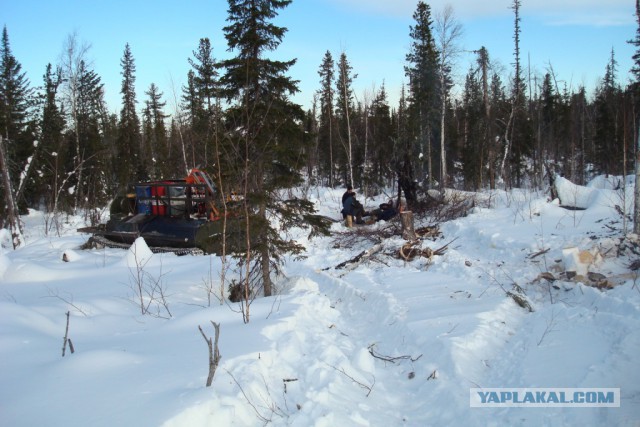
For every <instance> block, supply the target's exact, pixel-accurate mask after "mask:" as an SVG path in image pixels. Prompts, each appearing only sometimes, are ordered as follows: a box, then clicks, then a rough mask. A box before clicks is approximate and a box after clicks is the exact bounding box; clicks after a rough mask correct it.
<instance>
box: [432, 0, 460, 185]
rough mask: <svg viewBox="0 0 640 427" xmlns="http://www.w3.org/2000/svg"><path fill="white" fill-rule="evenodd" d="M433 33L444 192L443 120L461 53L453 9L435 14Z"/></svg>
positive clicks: (441, 179) (441, 181)
mask: <svg viewBox="0 0 640 427" xmlns="http://www.w3.org/2000/svg"><path fill="white" fill-rule="evenodd" d="M435 24H436V25H435V33H436V39H437V45H438V54H439V62H440V64H439V65H440V91H441V93H440V188H441V189H442V191H444V188H445V186H446V185H447V150H446V144H445V142H446V132H445V129H446V127H445V119H446V115H447V100H448V99H449V91H450V89H451V85H452V83H451V70H452V68H453V66H454V63H455V60H456V58H457V56H458V55H459V54H460V52H461V48H460V46H459V45H458V44H457V43H458V40H459V39H460V37H461V36H462V25H461V24H460V23H459V22H458V21H457V19H456V17H455V13H454V11H453V7H452V6H451V5H446V6H445V8H444V10H443V11H442V12H440V13H437V14H436V23H435Z"/></svg>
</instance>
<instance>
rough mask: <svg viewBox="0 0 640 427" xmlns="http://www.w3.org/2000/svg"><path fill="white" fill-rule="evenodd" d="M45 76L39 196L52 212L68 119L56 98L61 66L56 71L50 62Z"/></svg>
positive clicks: (41, 122)
mask: <svg viewBox="0 0 640 427" xmlns="http://www.w3.org/2000/svg"><path fill="white" fill-rule="evenodd" d="M43 80H44V85H43V93H42V95H41V97H42V118H41V121H40V129H41V131H40V145H39V147H40V150H41V156H40V159H41V162H40V166H39V170H40V173H39V174H38V175H39V180H38V181H39V185H38V196H39V197H42V198H43V199H44V200H45V204H46V206H47V208H48V210H49V212H52V211H53V207H54V204H55V200H56V197H57V194H56V193H57V189H58V187H57V185H56V184H57V183H58V182H59V181H60V180H61V179H62V171H61V170H60V165H59V162H58V160H59V155H58V154H59V153H60V152H61V150H62V144H63V141H64V138H63V131H64V128H65V120H64V115H63V114H62V111H61V110H60V107H59V105H58V98H57V97H58V89H59V87H60V84H61V83H62V70H61V69H60V67H58V68H57V69H56V70H55V71H53V67H52V65H51V64H48V65H47V68H46V72H45V74H44V77H43Z"/></svg>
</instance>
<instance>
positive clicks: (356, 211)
mask: <svg viewBox="0 0 640 427" xmlns="http://www.w3.org/2000/svg"><path fill="white" fill-rule="evenodd" d="M348 215H351V216H352V217H353V219H354V220H355V222H356V224H364V220H363V219H362V217H363V216H364V215H365V210H364V206H362V203H360V202H359V201H358V200H356V193H355V191H353V189H351V190H347V193H345V195H343V201H342V216H343V217H344V218H346V217H347V216H348Z"/></svg>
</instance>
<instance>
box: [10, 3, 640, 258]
mask: <svg viewBox="0 0 640 427" xmlns="http://www.w3.org/2000/svg"><path fill="white" fill-rule="evenodd" d="M290 2H291V1H290V0H259V1H256V0H253V1H248V0H228V13H229V19H228V22H229V26H227V27H225V28H224V29H223V30H224V34H225V38H226V40H227V44H228V48H229V51H230V52H232V53H233V54H234V55H235V56H234V57H233V58H232V59H227V60H217V59H216V57H215V54H214V52H213V49H212V45H211V42H210V40H209V39H208V38H202V39H200V40H199V43H198V45H197V46H194V50H193V56H192V57H191V58H190V59H189V64H190V70H189V72H188V75H187V76H186V84H185V85H184V86H183V87H182V88H181V93H180V94H179V97H180V99H179V100H178V101H179V102H178V104H179V108H178V111H174V112H173V113H172V114H171V115H170V114H168V112H167V100H166V96H165V94H163V93H162V92H161V91H160V90H159V88H158V87H157V86H156V85H155V84H151V85H150V86H149V87H148V88H146V89H145V90H144V97H142V99H137V96H136V66H135V57H134V54H133V50H132V48H131V46H129V45H128V44H127V45H126V46H124V51H123V55H122V58H121V61H120V65H121V76H122V84H121V87H120V94H121V100H122V104H121V106H120V110H119V114H113V113H109V111H108V109H107V108H106V105H105V100H104V90H105V88H104V84H103V83H102V80H101V76H100V75H98V74H97V73H96V71H95V70H94V69H92V67H91V62H90V61H89V60H88V57H89V51H88V50H89V48H88V47H87V46H86V45H83V44H81V43H80V42H79V40H78V38H77V36H76V35H75V34H74V35H70V36H69V37H68V39H67V40H66V42H65V46H64V49H63V55H62V56H61V58H62V59H61V60H59V61H58V62H57V63H56V64H49V65H47V67H46V69H45V70H42V72H43V75H42V81H41V82H40V84H38V85H33V84H32V83H31V82H30V81H29V80H28V79H27V77H26V74H25V73H24V72H23V71H22V67H21V64H20V61H19V58H16V57H15V56H14V55H13V53H12V50H11V45H10V38H9V31H8V29H7V27H6V26H5V27H4V29H3V33H2V43H1V46H0V56H1V58H0V135H1V136H2V139H1V140H0V141H1V144H0V148H1V150H0V154H2V155H1V156H0V160H2V164H1V165H0V166H1V167H2V169H3V179H4V181H3V186H2V188H1V189H0V191H1V192H2V197H3V199H2V200H3V201H4V203H2V205H0V218H2V221H0V222H1V224H0V226H2V227H6V226H7V218H9V217H10V216H11V215H10V213H11V212H10V211H11V210H12V209H20V210H21V211H22V212H24V211H25V209H26V208H27V207H30V208H37V209H42V210H46V211H48V212H78V211H82V212H87V213H88V214H91V212H95V211H96V210H97V209H100V208H102V207H104V206H105V205H106V204H108V202H109V201H110V200H111V199H112V198H113V197H114V195H115V194H117V193H118V192H121V191H124V190H125V189H126V186H127V185H128V184H131V183H134V182H137V181H141V180H147V179H169V178H180V177H183V176H185V175H186V173H187V171H188V170H189V169H191V168H193V167H197V168H201V169H204V170H207V171H208V172H209V173H210V174H211V175H212V176H215V177H216V178H215V179H216V182H217V183H218V184H219V185H220V186H221V188H222V189H224V190H225V191H227V192H231V191H233V192H243V193H244V194H246V195H247V196H248V197H247V198H248V199H252V200H253V201H254V202H255V203H257V205H256V206H258V207H257V208H256V210H257V211H258V212H259V213H260V217H261V218H262V219H263V220H266V218H267V212H271V211H273V210H274V209H275V210H277V209H280V208H278V207H276V204H275V201H276V198H277V196H276V194H277V190H278V189H282V188H286V187H288V186H293V185H300V184H301V183H305V184H306V185H326V186H330V187H338V186H345V185H347V184H352V185H353V186H354V187H357V188H362V189H365V191H366V192H367V194H375V193H376V192H379V191H381V190H382V189H387V188H390V187H394V188H399V189H400V190H402V191H403V193H404V197H405V199H406V202H407V203H408V204H409V205H411V204H415V203H419V200H420V198H421V195H422V194H423V192H424V191H425V190H427V189H443V188H445V187H449V188H458V189H465V190H479V189H487V188H512V187H525V186H526V187H541V186H543V185H544V182H545V175H546V174H547V172H548V171H549V170H554V171H555V172H556V173H560V174H563V175H564V176H565V177H567V178H568V179H570V180H571V181H573V182H575V183H578V184H580V183H584V182H585V180H587V179H588V178H589V177H590V176H592V175H594V174H599V173H609V174H626V173H629V172H630V171H632V170H633V167H634V159H635V153H636V144H635V141H636V140H637V138H638V128H637V126H638V98H639V97H638V77H640V69H639V68H638V67H639V65H638V64H639V63H640V59H639V55H638V53H636V54H635V55H634V58H633V59H634V64H635V65H634V68H633V69H632V70H631V71H632V74H633V76H634V79H635V80H634V81H629V82H621V81H620V79H619V73H620V70H618V63H617V61H616V57H615V51H614V50H613V49H612V50H611V55H610V60H609V61H608V63H606V64H602V67H603V77H602V79H601V80H600V83H599V84H598V86H597V87H596V88H595V90H594V91H593V93H588V92H587V90H586V88H584V87H577V88H574V87H567V86H566V84H565V83H562V82H561V80H560V79H559V77H558V76H556V75H555V73H554V71H553V69H552V67H551V66H549V67H548V70H547V72H546V73H545V74H544V75H543V76H530V75H527V73H525V71H524V69H523V67H522V66H521V62H522V61H521V58H520V51H519V37H520V33H521V28H520V15H519V11H520V0H513V1H512V10H513V16H514V21H513V22H514V27H513V40H514V63H513V68H510V69H508V70H505V69H503V68H502V67H499V66H497V64H495V63H494V61H493V60H492V58H491V52H489V51H488V50H487V49H486V48H484V47H481V48H479V49H478V50H477V51H475V52H474V54H475V55H476V58H477V61H476V63H475V64H474V65H473V66H471V67H470V68H469V69H468V70H460V69H457V68H454V67H456V61H455V57H456V54H457V53H459V51H460V47H459V46H458V44H457V41H458V40H457V39H458V37H459V35H460V31H461V27H460V24H459V23H458V22H457V21H456V19H455V15H454V14H453V11H452V10H451V9H450V8H447V9H445V10H444V11H443V12H442V13H440V14H437V16H433V15H432V11H431V8H430V6H429V5H428V4H427V3H425V2H423V1H419V2H417V6H416V9H415V12H414V14H413V19H414V22H413V25H411V26H410V28H409V29H408V32H409V36H410V40H411V43H410V47H409V50H408V52H407V54H406V66H405V77H406V81H407V83H406V86H405V87H404V88H403V89H402V93H401V94H400V96H399V102H398V103H397V105H390V102H389V94H388V93H387V89H386V87H385V85H384V83H383V84H382V85H381V86H380V87H379V89H377V90H376V91H375V92H374V93H368V94H366V95H365V96H356V95H355V94H354V90H353V81H354V79H355V78H356V75H357V70H354V69H353V67H352V66H351V64H350V62H349V58H348V52H344V51H343V52H338V53H332V52H330V51H327V52H326V53H325V54H324V56H323V57H322V58H318V64H319V68H318V90H317V92H316V93H315V94H314V98H313V99H314V101H313V104H312V105H311V106H310V107H309V108H308V110H306V111H305V110H303V108H302V107H301V106H299V105H296V104H294V103H293V102H292V101H291V96H292V95H294V94H295V93H297V92H298V87H297V82H296V81H295V80H293V79H291V78H290V77H289V76H288V75H287V73H288V71H289V68H290V67H291V66H292V65H293V64H294V63H295V59H291V60H290V61H275V60H270V59H269V53H270V52H272V51H274V50H275V49H277V47H278V45H279V44H280V42H281V41H282V39H283V37H284V36H285V34H286V28H282V27H277V26H275V25H273V23H272V22H271V21H272V20H273V18H274V17H276V16H277V14H278V13H277V12H278V10H279V9H281V8H284V7H286V6H287V5H288V4H289V3H290ZM256 16H259V17H260V18H259V19H256V18H255V17H256ZM630 38H631V37H630ZM628 42H629V43H632V44H633V45H634V46H636V48H640V33H638V32H636V35H635V37H634V38H633V39H632V40H629V41H628ZM577 71H579V70H577ZM461 75H462V76H464V81H462V82H457V83H458V86H459V87H460V88H461V90H459V91H456V93H457V95H456V96H452V92H451V91H452V87H453V84H454V81H453V76H461ZM8 196H11V197H8ZM10 200H14V201H16V202H17V206H13V207H12V206H11V202H10ZM287 206H289V205H287ZM297 208H299V209H303V208H304V209H308V208H309V207H308V206H304V207H303V206H302V205H301V204H300V205H299V206H298V207H297ZM280 213H281V214H282V215H284V217H285V218H288V219H289V220H291V221H293V218H292V217H290V216H287V215H289V213H287V212H285V211H284V210H283V211H282V212H280ZM272 237H273V236H270V237H269V238H272ZM281 243H282V242H281ZM282 244H283V246H282V249H283V250H285V251H289V250H293V249H295V250H297V248H292V247H286V245H284V243H282ZM262 254H263V255H264V256H265V257H266V258H267V259H270V257H269V256H267V252H263V253H262ZM262 267H263V268H267V266H266V265H262Z"/></svg>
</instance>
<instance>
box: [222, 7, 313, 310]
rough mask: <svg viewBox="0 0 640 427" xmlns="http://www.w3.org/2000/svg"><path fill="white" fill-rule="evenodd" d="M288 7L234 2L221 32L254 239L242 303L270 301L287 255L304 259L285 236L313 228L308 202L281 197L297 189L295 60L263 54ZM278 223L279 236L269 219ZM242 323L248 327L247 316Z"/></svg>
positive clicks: (278, 33) (278, 35)
mask: <svg viewBox="0 0 640 427" xmlns="http://www.w3.org/2000/svg"><path fill="white" fill-rule="evenodd" d="M290 3H291V0H229V10H228V18H227V21H228V23H229V25H228V26H226V27H225V28H224V33H225V38H226V40H227V43H228V47H229V50H230V51H232V52H234V53H235V56H234V57H233V58H231V59H228V60H225V61H224V62H223V63H222V66H223V67H224V70H225V73H224V75H223V76H222V78H221V87H222V94H223V96H224V97H225V98H226V99H227V101H228V103H229V108H228V110H227V123H228V124H229V130H230V131H232V132H233V135H234V139H235V142H236V148H237V149H238V151H237V153H239V157H237V158H235V159H229V161H236V162H237V161H240V162H241V163H240V164H242V165H243V168H242V174H241V176H240V177H239V179H238V181H239V182H241V183H242V185H243V187H244V191H242V193H243V195H244V201H245V213H246V221H247V222H246V227H247V228H248V229H249V233H250V235H249V236H248V237H250V238H248V239H247V243H248V246H249V247H248V248H247V251H246V253H245V256H244V261H245V262H246V268H247V274H246V276H245V297H246V298H247V299H248V297H249V289H250V287H251V286H252V285H253V284H259V285H262V288H263V292H264V295H265V296H269V295H271V294H272V292H273V289H272V279H271V272H272V270H274V269H275V271H276V272H277V271H278V269H279V266H280V265H281V263H282V262H283V260H284V259H283V256H284V255H285V254H286V253H291V254H300V253H301V252H302V250H303V247H302V246H301V245H299V244H298V243H297V242H295V241H292V240H288V239H287V237H286V229H288V228H289V227H293V226H300V225H308V224H309V223H310V222H313V219H314V218H312V214H313V206H312V205H311V204H310V203H309V202H306V201H304V200H300V199H295V198H294V199H288V200H282V199H281V197H280V194H281V193H280V192H279V190H280V189H282V188H286V187H290V186H292V185H296V184H298V183H299V182H300V178H301V177H300V175H299V173H298V170H299V167H300V163H299V162H300V155H301V150H300V149H299V141H300V138H301V130H300V128H299V126H298V124H297V123H296V121H297V120H299V121H301V120H302V118H303V116H304V115H303V112H302V109H301V108H300V106H298V105H296V104H294V103H292V102H291V101H290V99H289V97H290V96H291V95H293V94H295V93H296V92H297V91H298V82H297V81H295V80H293V79H292V78H290V77H288V76H287V75H286V73H287V72H288V71H289V69H290V68H291V67H292V66H293V65H294V64H295V62H296V61H295V59H294V60H289V61H276V60H272V59H268V58H267V57H266V54H267V53H268V52H272V51H274V50H275V49H276V48H277V47H278V46H279V45H280V43H281V42H282V39H283V37H284V35H285V33H286V31H287V29H286V28H284V27H279V26H277V25H274V24H273V23H272V21H273V19H274V18H275V17H276V16H277V15H278V11H279V10H281V9H283V8H285V7H286V6H288V5H289V4H290ZM274 216H275V217H277V218H278V220H279V225H280V229H276V228H274V225H273V224H272V222H271V218H272V217H274ZM245 314H246V316H247V317H246V318H245V320H246V321H248V313H245Z"/></svg>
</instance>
